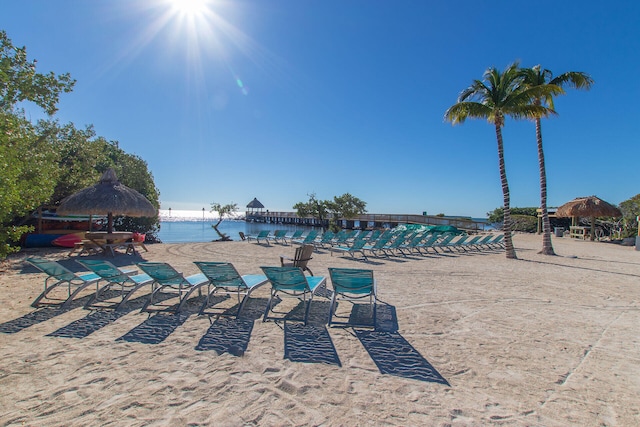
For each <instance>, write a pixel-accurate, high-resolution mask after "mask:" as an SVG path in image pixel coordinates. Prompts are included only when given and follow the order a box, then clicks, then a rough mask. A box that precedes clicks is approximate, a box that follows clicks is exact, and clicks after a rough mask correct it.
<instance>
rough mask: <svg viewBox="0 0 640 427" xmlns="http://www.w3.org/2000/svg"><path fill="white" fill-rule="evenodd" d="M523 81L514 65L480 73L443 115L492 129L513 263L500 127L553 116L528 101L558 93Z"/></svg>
mask: <svg viewBox="0 0 640 427" xmlns="http://www.w3.org/2000/svg"><path fill="white" fill-rule="evenodd" d="M523 80H524V77H523V74H522V72H521V71H520V69H519V67H518V63H517V62H515V63H513V64H511V65H509V66H507V68H505V70H504V71H503V72H500V71H499V70H497V69H495V68H494V67H491V68H489V69H487V70H486V71H485V72H484V75H483V79H482V81H481V80H474V82H473V83H472V84H471V86H469V87H468V88H466V89H464V90H463V91H462V92H461V93H460V95H459V96H458V102H457V103H456V104H454V105H452V106H451V107H449V109H448V110H447V111H446V112H445V115H444V118H445V120H447V121H450V122H451V123H452V124H454V125H455V124H458V123H463V122H464V121H465V120H466V119H467V118H468V117H471V118H474V119H486V120H487V121H488V122H489V123H493V124H494V126H495V129H496V139H497V141H498V161H499V168H500V181H501V183H502V195H503V199H504V224H503V231H504V242H505V250H506V255H507V258H511V259H517V256H516V251H515V248H514V247H513V241H512V239H511V208H510V195H509V183H508V182H507V173H506V169H505V163H504V146H503V141H502V126H504V121H505V118H506V117H507V116H510V117H513V118H515V119H523V118H528V119H533V118H535V117H540V116H547V115H549V114H552V113H554V112H553V110H551V109H549V108H547V107H544V106H542V105H535V104H534V103H533V102H532V101H533V100H534V99H535V98H537V97H542V96H544V95H545V94H551V93H552V92H557V91H558V90H557V89H558V88H556V86H553V85H548V86H540V87H527V86H525V85H524V84H523Z"/></svg>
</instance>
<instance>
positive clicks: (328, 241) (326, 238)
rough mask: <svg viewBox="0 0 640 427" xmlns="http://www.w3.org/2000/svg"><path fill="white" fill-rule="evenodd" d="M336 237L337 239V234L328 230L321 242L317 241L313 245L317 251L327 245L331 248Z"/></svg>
mask: <svg viewBox="0 0 640 427" xmlns="http://www.w3.org/2000/svg"><path fill="white" fill-rule="evenodd" d="M334 237H336V235H335V233H334V232H333V231H330V230H327V231H325V232H324V234H323V235H322V237H321V238H320V240H315V241H314V242H313V245H314V246H315V248H316V249H318V248H322V249H324V248H325V246H326V245H328V246H331V242H332V241H333V239H334Z"/></svg>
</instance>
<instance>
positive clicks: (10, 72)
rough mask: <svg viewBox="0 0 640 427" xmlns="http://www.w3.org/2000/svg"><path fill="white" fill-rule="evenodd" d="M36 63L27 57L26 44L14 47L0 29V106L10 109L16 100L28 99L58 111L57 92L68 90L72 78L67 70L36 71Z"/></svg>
mask: <svg viewBox="0 0 640 427" xmlns="http://www.w3.org/2000/svg"><path fill="white" fill-rule="evenodd" d="M36 64H37V61H36V60H33V61H31V62H30V61H29V60H28V59H27V49H26V48H25V47H15V46H14V45H13V43H12V42H11V39H9V37H8V36H7V33H6V32H5V31H3V30H0V110H2V111H4V112H13V111H14V109H15V107H16V105H17V104H18V103H19V102H22V101H30V102H33V103H35V104H36V105H37V106H38V107H40V108H42V109H43V110H44V111H45V112H46V113H47V114H48V115H52V114H54V113H55V112H56V111H57V109H58V101H59V100H60V94H61V93H62V92H71V91H72V90H73V86H74V85H75V80H73V79H72V78H71V76H70V75H69V74H68V73H65V74H60V75H58V76H56V75H55V74H54V73H53V72H49V73H48V74H40V73H36Z"/></svg>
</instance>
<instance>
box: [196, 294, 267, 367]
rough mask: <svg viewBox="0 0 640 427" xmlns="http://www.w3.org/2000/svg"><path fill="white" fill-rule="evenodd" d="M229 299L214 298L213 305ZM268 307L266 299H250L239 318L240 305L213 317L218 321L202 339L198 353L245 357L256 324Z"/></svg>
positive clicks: (225, 297) (198, 346) (217, 296)
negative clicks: (212, 352) (211, 352)
mask: <svg viewBox="0 0 640 427" xmlns="http://www.w3.org/2000/svg"><path fill="white" fill-rule="evenodd" d="M213 298H215V299H216V300H218V301H216V300H213ZM228 298H229V296H224V297H223V296H219V295H216V296H215V297H212V301H213V302H212V304H211V305H215V304H217V303H218V302H220V301H222V300H224V299H228ZM266 306H267V299H266V298H248V299H247V302H246V303H245V305H244V307H243V308H242V312H241V313H240V316H238V317H237V318H236V316H235V313H236V311H237V310H238V304H236V305H234V306H233V307H230V308H228V309H226V310H224V311H223V312H221V315H219V316H216V315H212V317H216V320H215V321H213V322H212V323H211V326H210V327H209V329H208V330H207V332H206V333H205V334H204V335H203V336H202V338H200V341H199V342H198V345H196V347H195V349H196V350H197V351H210V350H213V351H215V352H216V353H218V354H223V353H229V354H231V355H233V356H242V355H244V352H245V351H246V350H247V347H248V345H249V340H250V339H251V332H252V331H253V325H254V322H255V320H256V319H259V318H261V317H262V313H263V312H264V309H265V307H266Z"/></svg>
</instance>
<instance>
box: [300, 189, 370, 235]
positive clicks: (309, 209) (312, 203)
mask: <svg viewBox="0 0 640 427" xmlns="http://www.w3.org/2000/svg"><path fill="white" fill-rule="evenodd" d="M308 196H309V200H308V201H307V202H298V203H296V204H295V205H293V209H295V210H296V213H297V215H298V216H299V217H312V218H315V219H317V220H319V222H320V223H324V221H326V220H330V221H331V223H332V225H333V226H334V227H335V221H337V220H338V219H340V218H345V219H349V218H353V217H355V216H357V215H360V214H363V213H366V212H367V210H366V206H367V204H366V202H364V201H362V200H360V199H359V198H357V197H355V196H352V195H351V194H349V193H344V194H343V195H342V196H334V197H333V200H318V198H317V197H316V195H315V193H311V194H309V195H308Z"/></svg>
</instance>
